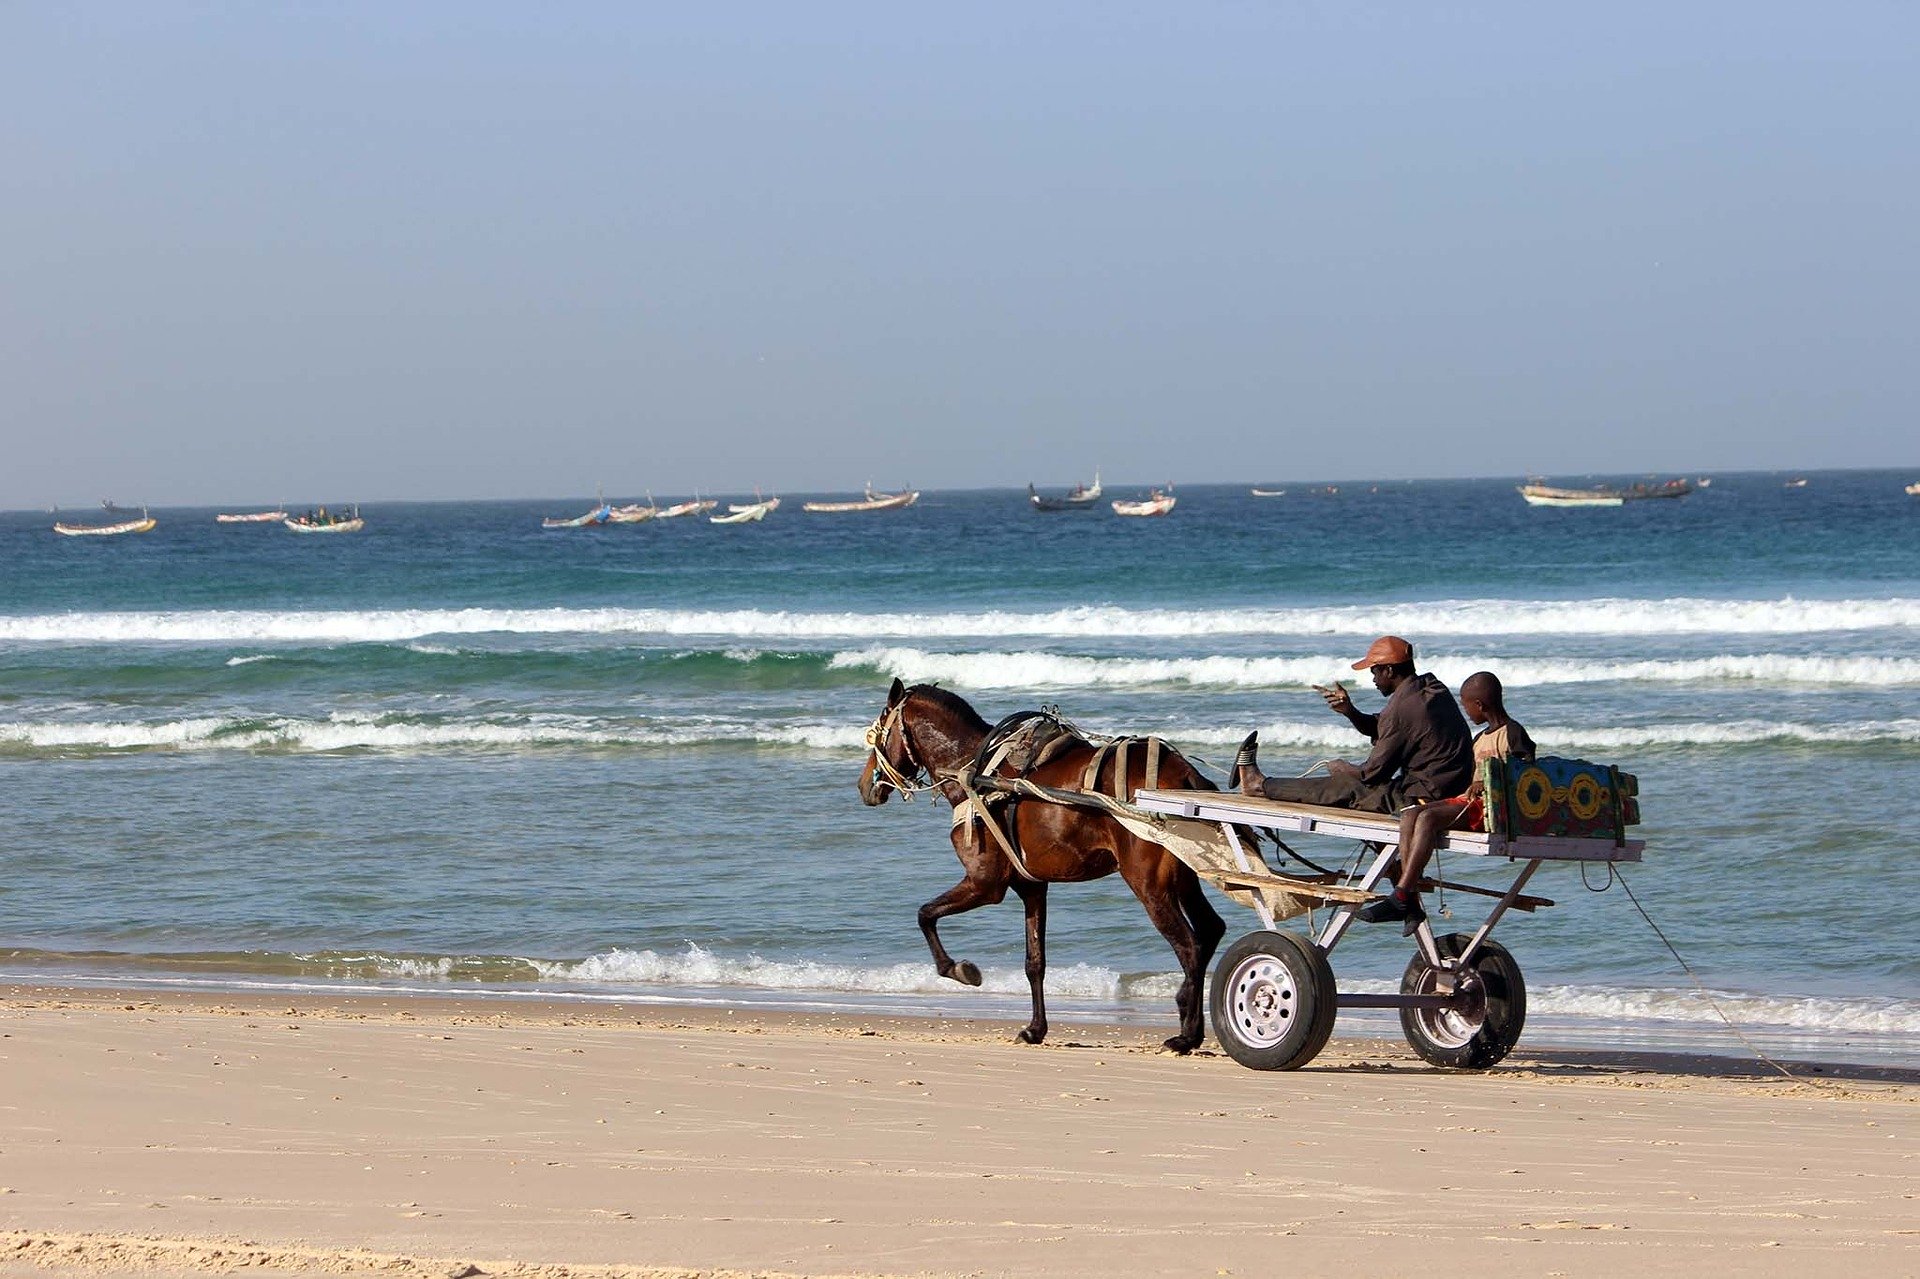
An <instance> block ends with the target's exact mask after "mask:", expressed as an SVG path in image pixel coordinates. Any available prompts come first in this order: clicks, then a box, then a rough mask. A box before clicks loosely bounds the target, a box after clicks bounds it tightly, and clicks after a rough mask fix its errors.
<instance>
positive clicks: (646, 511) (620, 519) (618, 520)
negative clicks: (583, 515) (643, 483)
mask: <svg viewBox="0 0 1920 1279" xmlns="http://www.w3.org/2000/svg"><path fill="white" fill-rule="evenodd" d="M659 514H660V508H659V507H657V506H655V505H654V504H653V494H651V493H649V494H647V504H646V505H645V506H642V505H640V503H638V502H629V503H628V504H627V505H625V506H615V507H610V508H608V510H607V522H608V523H609V524H644V523H646V522H647V521H648V520H650V519H653V518H654V517H655V516H657V515H659ZM548 527H563V526H560V525H549V526H548Z"/></svg>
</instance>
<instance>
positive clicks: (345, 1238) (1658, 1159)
mask: <svg viewBox="0 0 1920 1279" xmlns="http://www.w3.org/2000/svg"><path fill="white" fill-rule="evenodd" d="M1014 1029H1016V1027H1014V1026H1012V1025H1005V1024H999V1023H985V1022H967V1021H937V1020H925V1021H921V1020H914V1019H908V1018H894V1019H884V1018H874V1017H865V1016H856V1015H834V1016H826V1015H819V1016H815V1015H803V1014H781V1013H778V1012H770V1011H766V1010H758V1009H756V1010H735V1011H731V1012H729V1011H727V1010H725V1009H678V1008H674V1009H663V1008H660V1007H657V1006H646V1005H632V1006H621V1005H597V1006H595V1007H592V1008H582V1007H581V1006H579V1005H577V1004H560V1003H544V1002H539V1001H514V1002H512V1003H503V1002H497V1001H485V1002H483V1001H472V1002H467V1001H462V1000H459V999H434V1000H428V999H419V998H414V997H407V998H395V999H380V998H372V997H367V998H354V997H330V998H327V999H325V1000H315V999H313V998H310V997H306V996H302V997H301V998H299V999H298V1000H296V1001H294V1002H292V1003H289V1002H287V1001H286V999H285V998H281V999H272V998H268V997H265V996H259V995H244V996H241V995H234V996H220V997H212V996H207V995H157V994H154V993H152V992H139V993H132V992H121V993H114V992H103V991H97V990H88V991H61V990H50V989H37V988H20V987H9V988H5V989H4V991H0V1036H4V1037H3V1038H0V1116H4V1123H0V1276H7V1277H11V1276H16V1275H41V1274H46V1273H49V1272H62V1273H144V1274H189V1273H205V1272H225V1271H231V1270H237V1269H245V1270H247V1271H249V1272H253V1273H261V1274H282V1273H284V1274H310V1273H362V1272H364V1273H376V1272H377V1273H380V1274H386V1275H407V1274H421V1275H428V1274H431V1275H449V1274H463V1273H474V1271H472V1270H469V1269H468V1268H469V1267H473V1268H477V1271H478V1272H484V1273H488V1274H520V1275H535V1274H544V1275H556V1276H557V1275H560V1274H563V1273H564V1274H568V1275H576V1276H588V1275H603V1274H604V1275H615V1274H619V1275H674V1274H691V1273H694V1272H696V1271H697V1272H699V1273H703V1274H709V1275H712V1274H725V1273H729V1272H737V1273H742V1274H746V1273H752V1274H807V1275H837V1274H862V1275H958V1274H967V1275H974V1274H984V1275H1001V1274H1005V1275H1013V1274H1021V1275H1036V1274H1037V1275H1063V1276H1081V1275H1086V1276H1093V1275H1111V1274H1116V1273H1121V1274H1162V1273H1165V1274H1190V1275H1215V1276H1217V1275H1222V1274H1225V1275H1241V1276H1254V1275H1271V1274H1281V1273H1287V1274H1302V1275H1319V1274H1369V1275H1372V1274H1404V1273H1413V1272H1416V1271H1428V1270H1434V1269H1442V1270H1446V1271H1451V1272H1455V1273H1467V1274H1475V1275H1540V1274H1547V1273H1554V1272H1557V1273H1563V1274H1569V1275H1603V1274H1604V1275H1617V1274H1620V1273H1623V1272H1628V1271H1636V1272H1640V1273H1644V1274H1655V1275H1659V1274H1678V1273H1687V1272H1691V1273H1695V1274H1700V1273H1722V1272H1732V1271H1735V1270H1738V1271H1740V1272H1744V1273H1753V1274H1781V1275H1786V1274H1794V1275H1804V1274H1806V1273H1808V1271H1809V1269H1810V1268H1812V1267H1819V1266H1823V1265H1833V1264H1842V1265H1844V1266H1845V1267H1846V1270H1847V1273H1848V1274H1849V1275H1883V1274H1884V1275H1896V1274H1912V1273H1914V1272H1915V1270H1916V1260H1915V1259H1916V1257H1920V1140H1917V1139H1920V1070H1900V1069H1894V1068H1885V1067H1881V1068H1865V1067H1862V1068H1849V1067H1831V1066H1830V1067H1826V1068H1823V1069H1821V1070H1819V1071H1818V1072H1815V1071H1814V1070H1812V1069H1811V1068H1797V1069H1800V1070H1801V1071H1802V1073H1803V1075H1804V1077H1803V1078H1800V1079H1787V1078H1783V1077H1781V1076H1780V1075H1778V1074H1777V1073H1775V1072H1774V1071H1772V1070H1771V1069H1769V1068H1767V1067H1765V1066H1764V1065H1761V1064H1760V1063H1743V1062H1740V1061H1736V1060H1731V1059H1727V1058H1719V1057H1704V1056H1688V1055H1681V1054H1655V1053H1608V1052H1604V1051H1595V1050H1581V1051H1568V1050H1541V1051H1537V1052H1536V1051H1529V1050H1528V1049H1527V1047H1526V1045H1525V1044H1524V1043H1523V1045H1522V1047H1521V1049H1520V1051H1519V1052H1517V1053H1516V1054H1515V1055H1514V1056H1513V1057H1512V1058H1510V1059H1509V1061H1508V1063H1506V1064H1505V1065H1504V1066H1503V1067H1502V1068H1500V1069H1498V1070H1495V1071H1492V1072H1489V1073H1486V1074H1453V1073H1447V1072H1441V1071H1435V1070H1431V1069H1429V1068H1427V1067H1425V1066H1424V1065H1423V1064H1422V1063H1420V1062H1419V1061H1418V1059H1416V1058H1414V1057H1413V1055H1412V1054H1411V1052H1410V1051H1409V1050H1408V1049H1407V1048H1406V1046H1405V1045H1404V1044H1399V1043H1378V1042H1370V1041H1355V1040H1341V1039H1336V1040H1335V1041H1334V1043H1333V1045H1332V1046H1331V1048H1330V1049H1329V1050H1328V1052H1327V1053H1326V1054H1325V1055H1324V1056H1323V1057H1322V1058H1321V1059H1320V1060H1319V1061H1317V1062H1316V1063H1315V1064H1314V1066H1313V1067H1311V1068H1309V1069H1307V1070H1304V1071H1300V1072H1297V1073H1292V1074H1270V1073H1259V1072H1254V1071H1248V1070H1245V1069H1242V1068H1241V1067H1240V1066H1238V1065H1236V1064H1234V1063H1233V1062H1232V1061H1230V1060H1228V1059H1227V1058H1225V1057H1224V1056H1220V1055H1217V1054H1214V1053H1202V1054H1196V1055H1195V1056H1192V1057H1187V1058H1179V1057H1174V1056H1171V1055H1168V1054H1165V1053H1163V1052H1161V1051H1159V1050H1158V1039H1159V1034H1160V1032H1158V1031H1155V1030H1151V1029H1147V1028H1142V1027H1090V1026H1085V1025H1073V1026H1065V1027H1059V1028H1056V1030H1055V1032H1054V1037H1053V1039H1052V1041H1050V1042H1049V1043H1048V1044H1046V1045H1044V1046H1042V1047H1039V1048H1031V1047H1023V1046H1018V1045H1014V1044H1012V1043H1011V1042H1009V1040H1010V1037H1011V1034H1012V1032H1013V1030H1014Z"/></svg>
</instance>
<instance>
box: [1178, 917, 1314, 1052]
mask: <svg viewBox="0 0 1920 1279" xmlns="http://www.w3.org/2000/svg"><path fill="white" fill-rule="evenodd" d="M1209 1002H1210V1005H1211V1011H1212V1013H1213V1033H1214V1036H1215V1037H1216V1038H1217V1039H1219V1041H1220V1046H1221V1047H1222V1048H1224V1049H1226V1051H1227V1056H1229V1057H1231V1058H1233V1059H1234V1060H1235V1061H1237V1062H1239V1063H1240V1064H1241V1065H1242V1066H1246V1067H1248V1068H1249V1069H1252V1070H1298V1069H1300V1067H1302V1066H1304V1065H1306V1064H1307V1063H1308V1062H1310V1061H1312V1060H1313V1059H1314V1058H1315V1057H1317V1056H1319V1055H1320V1050H1321V1049H1322V1048H1325V1047H1326V1046H1327V1037H1328V1036H1330V1035H1332V1034H1333V1018H1334V1014H1335V1013H1336V1012H1337V1011H1338V1003H1337V999H1336V992H1335V990H1334V983H1333V969H1332V968H1331V967H1330V966H1329V965H1328V964H1327V957H1326V955H1325V954H1324V953H1323V952H1322V951H1321V949H1320V948H1319V947H1318V946H1316V945H1314V944H1313V943H1312V942H1310V941H1307V940H1306V939H1304V938H1301V937H1296V936H1294V935H1293V934H1292V933H1271V932H1259V933H1248V934H1247V935H1246V936H1245V937H1242V938H1241V939H1240V940H1239V941H1237V942H1235V943H1233V945H1231V946H1229V947H1227V950H1226V953H1225V954H1223V955H1221V957H1220V961H1219V963H1218V964H1217V965H1215V967H1214V970H1213V987H1212V997H1211V1000H1210V1001H1209Z"/></svg>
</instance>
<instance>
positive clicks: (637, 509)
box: [607, 493, 660, 524]
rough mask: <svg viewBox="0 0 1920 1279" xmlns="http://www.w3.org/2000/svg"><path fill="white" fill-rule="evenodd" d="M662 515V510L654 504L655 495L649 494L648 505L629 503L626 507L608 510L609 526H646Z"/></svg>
mask: <svg viewBox="0 0 1920 1279" xmlns="http://www.w3.org/2000/svg"><path fill="white" fill-rule="evenodd" d="M659 514H660V508H659V507H657V506H655V505H654V504H653V494H651V493H649V494H647V504H646V505H645V506H642V505H640V503H638V502H629V503H627V504H626V505H625V506H613V507H609V508H607V522H608V523H609V524H644V523H646V522H647V521H648V520H650V519H653V518H654V517H655V516H657V515H659Z"/></svg>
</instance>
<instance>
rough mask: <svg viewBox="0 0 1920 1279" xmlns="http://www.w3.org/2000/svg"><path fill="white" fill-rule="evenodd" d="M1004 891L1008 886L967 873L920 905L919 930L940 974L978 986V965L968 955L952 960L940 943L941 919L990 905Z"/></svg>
mask: <svg viewBox="0 0 1920 1279" xmlns="http://www.w3.org/2000/svg"><path fill="white" fill-rule="evenodd" d="M1006 895H1007V886H1006V885H1005V884H1004V883H1002V884H993V883H989V882H984V881H981V880H977V879H974V878H972V877H971V876H969V877H968V878H966V879H963V880H961V881H960V882H959V883H957V884H955V885H954V886H953V887H952V888H949V889H948V890H947V891H946V892H944V893H941V894H940V895H939V896H938V897H936V898H934V899H933V900H932V901H930V902H928V903H927V904H926V905H924V906H922V907H921V908H920V932H921V934H922V935H923V936H925V937H926V939H927V949H928V950H930V951H932V952H933V970H934V971H935V972H937V973H939V974H940V975H941V976H942V977H950V978H952V979H953V980H954V981H957V982H959V983H960V984H961V985H962V986H978V985H979V984H980V969H979V967H978V966H977V965H976V964H974V962H973V961H972V960H970V959H962V960H960V961H959V962H957V963H956V962H955V961H954V958H953V956H952V955H949V954H948V953H947V948H946V947H945V946H943V945H941V944H940V928H939V924H940V921H941V920H943V919H945V918H946V917H947V916H948V915H959V914H962V913H964V912H966V911H969V910H973V909H974V908H975V907H978V906H992V905H994V904H995V903H996V902H999V901H1001V900H1002V899H1004V898H1005V897H1006Z"/></svg>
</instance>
